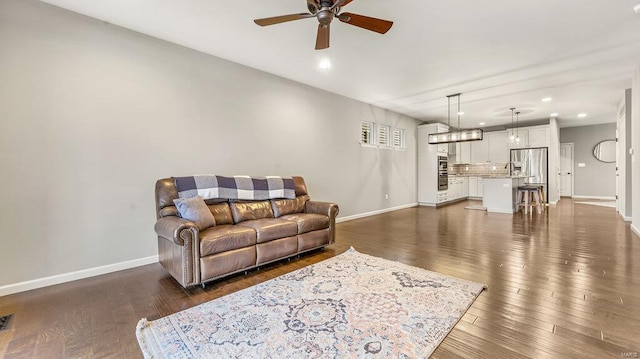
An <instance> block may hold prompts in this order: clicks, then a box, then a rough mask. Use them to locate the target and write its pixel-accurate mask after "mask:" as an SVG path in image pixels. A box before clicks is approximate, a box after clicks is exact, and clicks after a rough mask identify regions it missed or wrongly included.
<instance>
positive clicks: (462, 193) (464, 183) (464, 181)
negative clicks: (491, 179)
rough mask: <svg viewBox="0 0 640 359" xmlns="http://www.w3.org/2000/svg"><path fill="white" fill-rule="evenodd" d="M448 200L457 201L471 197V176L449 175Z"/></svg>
mask: <svg viewBox="0 0 640 359" xmlns="http://www.w3.org/2000/svg"><path fill="white" fill-rule="evenodd" d="M447 192H448V200H449V201H455V200H457V199H461V198H467V197H469V177H458V176H452V177H449V189H448V190H447Z"/></svg>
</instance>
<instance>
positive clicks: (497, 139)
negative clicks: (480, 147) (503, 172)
mask: <svg viewBox="0 0 640 359" xmlns="http://www.w3.org/2000/svg"><path fill="white" fill-rule="evenodd" d="M484 137H485V138H486V139H487V140H488V141H489V161H490V162H509V156H510V152H509V147H508V145H507V131H497V132H488V133H485V134H484Z"/></svg>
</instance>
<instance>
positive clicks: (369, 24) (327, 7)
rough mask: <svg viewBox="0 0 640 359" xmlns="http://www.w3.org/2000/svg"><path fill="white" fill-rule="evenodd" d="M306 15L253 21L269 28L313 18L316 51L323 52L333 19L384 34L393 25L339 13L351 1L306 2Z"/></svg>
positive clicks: (327, 42) (323, 0)
mask: <svg viewBox="0 0 640 359" xmlns="http://www.w3.org/2000/svg"><path fill="white" fill-rule="evenodd" d="M306 1H307V9H308V10H309V12H308V13H301V14H290V15H282V16H275V17H268V18H264V19H256V20H253V21H254V22H255V23H256V24H258V25H260V26H269V25H275V24H280V23H283V22H288V21H294V20H301V19H308V18H311V17H315V18H316V19H318V22H319V24H318V35H317V37H316V50H323V49H326V48H328V47H329V27H330V25H331V21H333V18H338V20H340V21H342V22H344V23H346V24H349V25H353V26H357V27H361V28H363V29H367V30H371V31H375V32H377V33H380V34H386V33H387V31H389V29H390V28H391V26H392V25H393V22H392V21H387V20H381V19H376V18H373V17H368V16H364V15H358V14H352V13H350V12H340V10H342V7H343V6H346V5H348V4H349V3H350V2H352V1H353V0H306Z"/></svg>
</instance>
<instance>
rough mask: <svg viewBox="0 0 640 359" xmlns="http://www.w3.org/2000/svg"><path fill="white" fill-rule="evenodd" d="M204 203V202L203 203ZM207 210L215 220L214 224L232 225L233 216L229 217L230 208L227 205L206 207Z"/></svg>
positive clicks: (224, 203) (218, 204) (220, 204)
mask: <svg viewBox="0 0 640 359" xmlns="http://www.w3.org/2000/svg"><path fill="white" fill-rule="evenodd" d="M205 202H206V201H205ZM208 207H209V210H210V211H211V213H212V214H213V217H215V219H216V224H217V225H220V224H233V215H231V208H229V203H227V202H223V203H216V204H210V205H208Z"/></svg>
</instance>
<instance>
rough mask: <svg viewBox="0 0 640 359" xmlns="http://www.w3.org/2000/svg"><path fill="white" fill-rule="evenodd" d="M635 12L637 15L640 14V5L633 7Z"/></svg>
mask: <svg viewBox="0 0 640 359" xmlns="http://www.w3.org/2000/svg"><path fill="white" fill-rule="evenodd" d="M633 11H635V12H636V13H638V14H640V4H638V5H636V6H634V7H633Z"/></svg>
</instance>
